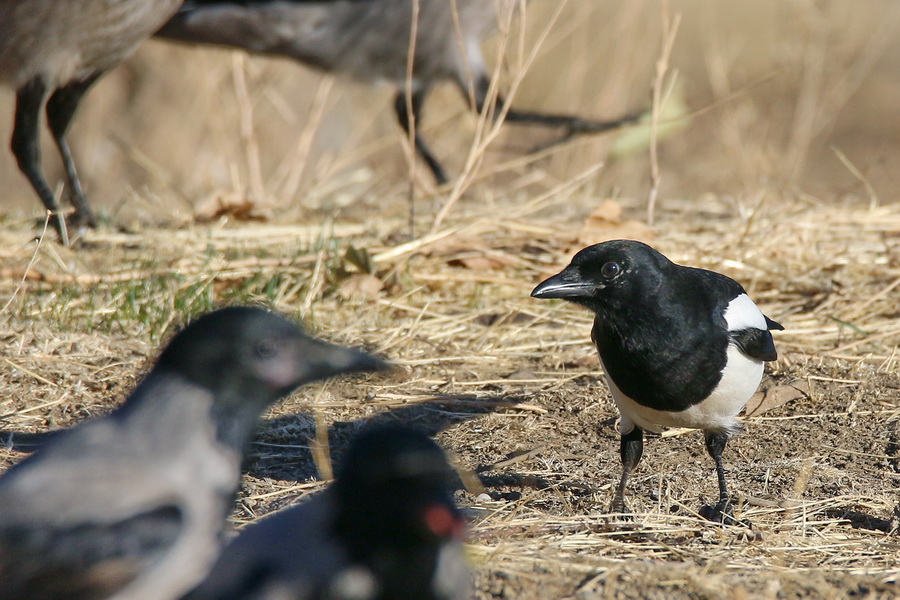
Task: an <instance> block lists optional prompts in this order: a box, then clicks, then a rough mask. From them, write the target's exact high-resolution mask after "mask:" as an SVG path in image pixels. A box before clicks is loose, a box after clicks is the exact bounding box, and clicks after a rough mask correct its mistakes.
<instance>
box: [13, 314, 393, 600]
mask: <svg viewBox="0 0 900 600" xmlns="http://www.w3.org/2000/svg"><path fill="white" fill-rule="evenodd" d="M382 364H383V363H381V362H380V361H379V360H377V359H375V358H373V357H371V356H369V355H367V354H364V353H362V352H359V351H357V350H350V349H347V348H342V347H340V346H334V345H331V344H327V343H325V342H322V341H319V340H316V339H313V338H311V337H309V336H307V335H305V334H304V333H303V332H302V331H300V329H299V328H298V327H297V326H295V325H294V324H292V323H291V322H289V321H287V320H286V319H284V318H282V317H280V316H277V315H275V314H273V313H270V312H267V311H265V310H262V309H259V308H248V307H232V308H224V309H221V310H217V311H215V312H212V313H210V314H207V315H205V316H203V317H201V318H199V319H197V320H196V321H194V322H193V323H191V324H190V325H189V326H188V327H187V328H185V329H184V330H183V331H181V332H180V333H179V334H178V335H176V336H175V337H174V338H173V339H172V341H171V342H170V343H169V344H168V346H167V347H166V348H165V349H164V350H163V351H162V354H160V356H159V359H158V360H157V362H156V364H155V365H154V366H153V369H152V370H151V371H150V373H148V374H147V376H146V377H145V378H144V380H143V381H142V382H141V383H140V385H138V387H137V388H136V389H135V390H134V392H133V393H132V394H131V396H130V397H129V398H128V399H127V400H126V401H125V403H124V404H123V405H122V406H121V407H119V408H118V409H116V410H115V411H113V412H112V413H111V414H109V415H108V416H105V417H102V418H99V419H95V420H93V421H91V422H88V423H85V424H83V425H80V426H78V427H75V428H73V429H71V430H68V431H64V432H61V433H59V434H58V435H56V436H55V437H53V438H52V439H51V440H49V441H48V442H47V443H46V445H45V446H43V447H42V448H40V449H39V450H38V451H37V452H36V453H35V454H34V455H32V456H30V457H29V458H26V459H25V460H23V461H22V462H21V463H19V464H17V465H15V466H14V467H12V468H11V469H10V470H9V471H8V472H7V473H6V474H5V475H4V476H3V477H0V507H2V508H0V598H3V600H43V599H46V600H50V599H60V598H66V599H69V600H82V599H85V600H86V599H95V598H107V597H111V596H114V597H115V598H127V599H129V600H167V599H174V598H178V597H180V596H181V595H182V594H184V593H185V592H187V591H188V590H190V589H191V588H192V587H193V586H194V585H196V584H197V583H198V582H199V581H200V580H202V578H203V576H204V575H205V574H206V572H207V571H208V570H209V568H210V566H211V565H212V564H213V562H214V561H215V558H216V556H217V554H218V551H219V548H220V541H221V535H222V531H223V527H224V524H225V519H226V517H227V515H228V513H229V512H230V510H231V506H232V503H233V499H234V496H235V494H236V492H237V489H238V485H239V483H240V469H241V462H242V459H243V456H244V452H245V450H246V447H247V445H248V444H249V442H250V439H251V437H252V435H253V431H254V428H255V426H256V423H257V421H258V419H259V417H260V415H261V413H262V412H263V411H264V410H265V409H266V408H267V407H268V406H269V405H270V404H272V403H273V402H275V401H277V400H278V399H280V398H282V397H283V396H286V395H287V394H289V393H290V392H291V391H292V390H294V389H295V388H296V387H297V386H299V385H302V384H304V383H309V382H312V381H316V380H319V379H324V378H326V377H329V376H332V375H336V374H340V373H349V372H353V371H370V370H374V369H377V368H380V367H381V366H382Z"/></svg>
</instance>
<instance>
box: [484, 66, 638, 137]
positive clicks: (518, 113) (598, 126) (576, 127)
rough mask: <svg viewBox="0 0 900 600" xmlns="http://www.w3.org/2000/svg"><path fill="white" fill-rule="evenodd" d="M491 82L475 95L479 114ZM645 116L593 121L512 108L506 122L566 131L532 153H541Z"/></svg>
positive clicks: (501, 99)
mask: <svg viewBox="0 0 900 600" xmlns="http://www.w3.org/2000/svg"><path fill="white" fill-rule="evenodd" d="M489 87H490V80H489V79H487V78H483V79H481V80H480V81H479V82H478V86H477V90H476V94H475V108H476V109H477V110H478V112H479V113H480V112H482V111H483V110H484V108H485V103H486V101H487V93H488V88H489ZM504 104H506V101H505V100H504V99H503V97H502V96H497V106H503V105H504ZM643 115H644V111H641V112H637V113H633V114H630V115H626V116H624V117H622V118H620V119H616V120H614V121H591V120H587V119H582V118H580V117H576V116H573V115H559V114H546V113H539V112H530V111H522V110H516V109H514V108H512V107H510V108H509V109H508V110H507V113H506V118H505V120H506V121H507V122H509V123H521V124H524V125H543V126H544V127H559V128H562V129H564V130H565V132H564V133H563V135H562V137H560V138H559V139H557V140H553V141H552V142H549V143H546V144H543V145H541V146H538V147H537V148H535V149H533V150H532V151H533V152H534V151H540V150H544V149H546V148H550V147H552V146H555V145H557V144H561V143H563V142H566V141H568V140H570V139H571V138H573V137H575V136H576V135H581V134H587V133H602V132H604V131H611V130H614V129H618V128H620V127H623V126H625V125H629V124H631V123H636V122H637V121H639V120H640V118H641V117H642V116H643Z"/></svg>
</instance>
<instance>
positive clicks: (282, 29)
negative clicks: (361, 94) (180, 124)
mask: <svg viewBox="0 0 900 600" xmlns="http://www.w3.org/2000/svg"><path fill="white" fill-rule="evenodd" d="M417 6H418V19H417V21H416V22H415V23H414V22H413V16H414V13H413V3H412V2H411V0H315V1H313V0H187V2H185V3H184V6H183V7H182V8H181V10H179V11H178V13H177V14H176V15H175V16H174V17H173V18H172V19H171V20H170V21H169V22H168V23H166V24H165V26H164V27H162V28H161V29H160V31H158V32H157V33H156V34H155V35H156V36H157V37H161V38H165V39H170V40H176V41H181V42H188V43H195V44H214V45H219V46H228V47H234V48H243V49H245V50H247V51H249V52H255V53H258V54H268V55H272V56H283V57H287V58H291V59H294V60H297V61H299V62H302V63H304V64H306V65H309V66H311V67H314V68H317V69H321V70H323V71H328V72H335V73H343V74H345V75H349V76H350V77H354V78H356V79H358V80H361V81H369V82H373V81H388V82H390V83H392V84H393V85H394V87H395V88H396V89H397V93H396V94H395V96H394V111H395V113H396V116H397V122H398V123H399V124H400V126H401V127H402V128H403V130H404V131H405V132H406V133H407V134H409V132H410V129H412V128H415V140H414V141H415V147H416V151H417V152H418V153H419V155H420V156H421V157H422V160H424V161H425V163H426V165H427V166H428V168H429V170H430V171H431V173H432V175H433V176H434V179H435V181H437V183H439V184H443V183H446V182H447V181H448V177H447V174H446V172H445V170H444V167H443V166H442V165H441V163H440V161H439V160H438V159H437V158H436V157H435V156H434V154H432V152H431V149H430V148H429V147H428V144H427V143H426V142H425V139H424V138H423V137H422V136H421V134H420V133H419V129H418V127H416V126H415V124H416V123H417V122H418V119H419V118H421V116H422V110H423V106H424V104H425V98H426V96H427V95H428V91H429V89H431V87H432V86H433V85H434V84H435V83H438V82H439V81H448V80H449V81H452V82H453V83H455V84H456V86H457V87H458V88H459V89H460V91H461V92H462V95H463V96H464V97H465V98H470V99H471V100H472V103H473V108H475V110H477V111H478V112H479V113H481V112H483V111H484V110H485V108H486V107H487V101H488V91H489V89H490V84H491V80H490V71H489V69H488V67H487V63H486V62H485V59H484V55H483V53H482V51H481V42H482V40H483V39H484V38H485V37H486V36H487V35H488V34H489V33H490V32H491V31H493V30H494V29H495V28H496V27H497V17H498V14H497V11H498V2H496V1H495V0H452V1H451V0H419V2H418V5H417ZM414 28H415V29H414ZM413 30H415V32H416V40H415V48H414V50H413V58H412V65H411V68H412V78H411V81H410V77H409V75H408V73H407V71H408V70H409V69H408V65H409V62H410V36H411V34H412V32H413ZM408 87H409V93H410V95H411V102H409V103H408V102H407V88H408ZM497 104H498V106H501V105H503V104H504V101H503V99H502V98H501V99H498V102H497ZM641 114H642V113H636V114H633V115H629V116H626V117H624V118H621V119H618V120H615V121H591V120H587V119H581V118H579V117H576V116H571V115H558V114H544V113H537V112H529V111H522V110H516V109H514V108H510V109H509V110H508V112H507V114H506V120H507V121H509V122H517V123H522V124H532V125H543V126H546V127H554V128H560V129H562V130H563V131H564V132H565V134H564V137H563V139H568V138H570V137H572V136H574V135H576V134H585V133H600V132H603V131H608V130H611V129H615V128H617V127H621V126H622V125H625V124H628V123H632V122H635V121H637V120H638V119H639V118H640V117H641Z"/></svg>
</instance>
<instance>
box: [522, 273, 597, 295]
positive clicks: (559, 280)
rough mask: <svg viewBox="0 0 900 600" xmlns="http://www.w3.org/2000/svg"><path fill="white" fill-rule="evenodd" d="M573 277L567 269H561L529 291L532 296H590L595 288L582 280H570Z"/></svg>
mask: <svg viewBox="0 0 900 600" xmlns="http://www.w3.org/2000/svg"><path fill="white" fill-rule="evenodd" d="M572 279H573V277H572V275H571V273H569V272H568V271H563V272H562V273H559V274H558V275H554V276H553V277H551V278H550V279H547V280H545V281H544V282H542V283H541V284H540V285H538V286H537V287H536V288H534V290H533V291H532V292H531V297H532V298H583V297H585V296H591V295H592V294H593V292H594V291H595V290H596V289H597V286H596V285H591V284H588V283H585V282H583V281H577V280H575V281H572Z"/></svg>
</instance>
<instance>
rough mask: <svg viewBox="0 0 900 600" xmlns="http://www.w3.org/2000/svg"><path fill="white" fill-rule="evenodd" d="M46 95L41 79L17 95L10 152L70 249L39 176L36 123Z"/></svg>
mask: <svg viewBox="0 0 900 600" xmlns="http://www.w3.org/2000/svg"><path fill="white" fill-rule="evenodd" d="M46 93H47V86H46V84H45V83H44V80H43V79H41V78H40V77H35V78H34V79H32V80H31V81H29V82H28V83H26V84H25V85H23V86H22V87H20V88H19V90H18V91H17V92H16V117H15V126H14V127H13V134H12V143H11V144H10V146H11V147H12V152H13V154H14V155H15V157H16V161H17V162H18V164H19V170H20V171H22V173H23V174H24V175H25V177H27V178H28V181H29V182H31V187H33V188H34V191H35V192H36V193H37V195H38V197H40V199H41V202H42V203H43V204H44V208H46V209H47V210H48V211H50V221H51V223H52V225H53V228H54V229H55V230H56V232H57V233H58V234H59V239H60V241H61V242H62V244H63V245H64V246H68V245H69V236H68V234H67V232H66V222H65V217H64V216H63V214H62V213H61V212H60V210H59V203H57V201H56V198H55V197H54V196H53V192H52V191H51V190H50V187H49V186H48V185H47V182H46V181H45V180H44V176H43V175H42V174H41V147H40V138H39V136H38V120H39V118H40V114H41V103H42V102H43V101H44V95H45V94H46Z"/></svg>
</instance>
